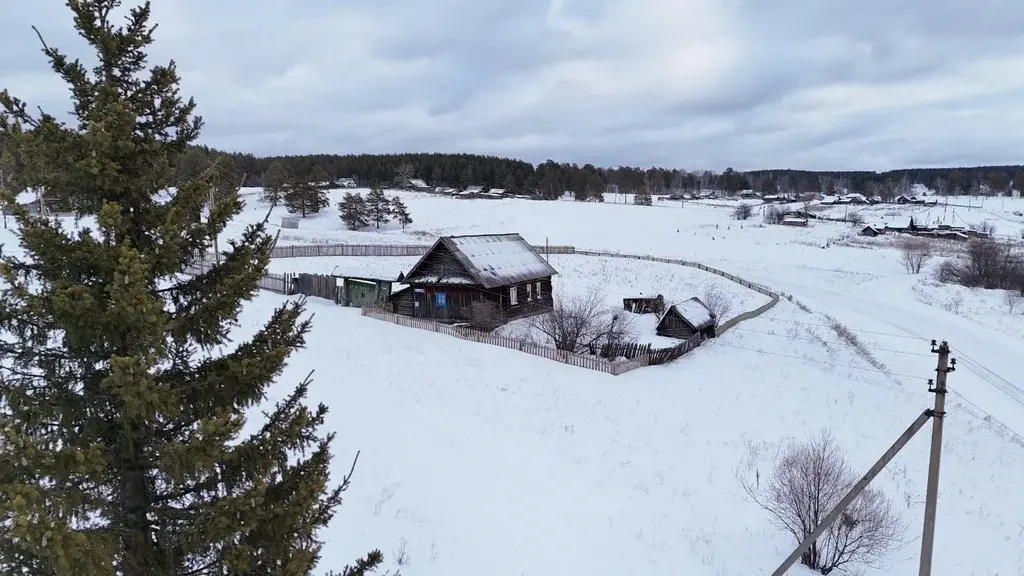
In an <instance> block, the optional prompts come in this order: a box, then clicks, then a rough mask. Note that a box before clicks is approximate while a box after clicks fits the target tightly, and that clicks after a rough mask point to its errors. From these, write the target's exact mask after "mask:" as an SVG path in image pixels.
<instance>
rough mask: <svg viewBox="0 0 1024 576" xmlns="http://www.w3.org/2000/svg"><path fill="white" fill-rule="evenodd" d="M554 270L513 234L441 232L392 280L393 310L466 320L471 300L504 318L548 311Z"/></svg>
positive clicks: (471, 310)
mask: <svg viewBox="0 0 1024 576" xmlns="http://www.w3.org/2000/svg"><path fill="white" fill-rule="evenodd" d="M556 274H558V272H557V271H555V269H554V268H552V267H551V265H550V264H548V262H547V260H545V259H544V257H543V256H541V255H540V254H539V253H538V252H537V250H536V249H535V248H534V247H533V246H531V245H530V244H529V243H528V242H527V241H526V240H524V239H523V237H522V236H520V235H519V234H482V235H473V236H442V237H441V238H438V239H437V241H436V242H434V244H433V245H432V246H431V247H430V249H429V250H427V253H426V254H424V255H423V257H421V258H420V259H419V261H418V262H416V264H415V265H413V267H412V268H411V269H410V270H409V272H408V273H406V274H405V275H404V276H401V277H400V279H399V280H398V281H399V282H401V283H402V284H405V285H407V286H408V288H405V289H403V290H400V291H398V292H395V293H394V294H392V296H391V303H392V306H393V309H394V311H395V313H397V314H405V315H409V316H414V317H417V318H429V319H434V320H441V321H446V322H465V321H470V320H472V314H473V305H474V303H476V302H487V303H490V304H491V305H492V307H493V309H494V310H495V311H496V312H498V313H499V314H500V315H501V317H502V318H503V319H505V320H513V319H516V318H523V317H526V316H531V315H534V314H538V313H542V312H546V311H549V310H551V308H552V306H553V305H554V300H553V299H552V294H551V277H552V276H554V275H556Z"/></svg>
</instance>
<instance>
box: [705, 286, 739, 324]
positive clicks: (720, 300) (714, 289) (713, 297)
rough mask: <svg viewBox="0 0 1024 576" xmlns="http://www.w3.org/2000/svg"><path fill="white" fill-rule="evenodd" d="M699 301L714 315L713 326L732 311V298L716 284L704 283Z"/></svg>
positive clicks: (723, 319) (722, 320)
mask: <svg viewBox="0 0 1024 576" xmlns="http://www.w3.org/2000/svg"><path fill="white" fill-rule="evenodd" d="M700 301H701V302H703V303H704V305H705V306H707V307H708V310H710V311H711V313H712V314H714V316H715V326H720V325H721V324H722V322H724V321H725V319H726V316H728V315H729V313H730V312H732V299H730V298H729V295H728V294H726V293H725V291H724V290H722V289H721V288H720V287H719V286H718V285H716V284H710V283H708V284H705V285H704V290H703V291H702V292H701V295H700Z"/></svg>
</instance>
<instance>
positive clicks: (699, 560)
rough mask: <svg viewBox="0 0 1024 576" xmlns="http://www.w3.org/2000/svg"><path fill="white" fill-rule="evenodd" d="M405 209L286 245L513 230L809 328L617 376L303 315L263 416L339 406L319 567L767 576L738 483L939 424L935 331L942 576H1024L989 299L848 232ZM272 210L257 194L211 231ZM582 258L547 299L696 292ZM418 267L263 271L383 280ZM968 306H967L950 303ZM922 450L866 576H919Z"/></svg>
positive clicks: (319, 223) (783, 551)
mask: <svg viewBox="0 0 1024 576" xmlns="http://www.w3.org/2000/svg"><path fill="white" fill-rule="evenodd" d="M401 194H402V196H403V199H404V201H405V203H406V204H407V205H408V206H409V210H410V212H411V214H412V216H413V218H414V220H415V222H414V223H413V224H412V225H411V226H410V227H409V228H408V229H407V230H404V231H403V230H401V229H400V228H398V227H396V226H395V225H393V224H389V225H387V226H386V227H385V229H383V230H380V231H378V230H376V229H371V230H365V231H348V230H344V229H343V227H342V226H341V222H340V220H339V219H338V217H337V214H336V212H335V211H334V210H333V208H332V210H330V211H328V212H326V213H324V214H321V215H318V216H316V217H312V218H307V219H304V220H302V221H301V222H300V225H299V229H298V230H282V231H281V237H280V242H282V243H293V244H299V243H311V242H320V243H331V242H350V243H391V244H425V243H429V242H430V241H432V240H433V239H434V238H435V237H436V236H437V235H439V234H455V233H497V232H519V233H521V234H523V236H524V237H525V238H526V239H527V240H529V241H531V242H532V243H535V244H543V243H544V242H545V240H547V241H549V242H550V243H551V244H572V245H575V246H577V247H580V248H591V249H604V250H613V251H614V250H618V251H622V252H629V253H643V254H651V255H656V256H663V257H674V258H685V259H690V260H698V261H701V262H704V263H706V264H709V265H712V266H715V267H718V268H721V269H724V270H727V271H729V272H733V273H735V274H738V275H740V276H743V277H746V278H748V279H750V280H752V281H756V282H761V283H764V284H766V285H768V286H770V287H772V288H774V289H777V290H782V291H786V292H789V293H792V294H793V295H794V296H795V298H796V300H798V301H799V302H800V303H802V304H803V305H805V306H806V308H807V310H809V311H807V310H804V309H801V308H800V307H798V306H797V305H795V304H793V303H790V302H788V301H785V300H784V301H782V303H780V304H779V305H778V306H776V307H774V308H773V309H771V310H770V311H769V312H767V313H766V314H765V315H763V316H761V317H759V318H757V319H754V320H749V321H746V322H743V323H741V324H739V325H738V326H737V327H736V328H734V329H732V330H731V331H729V332H728V333H727V334H725V335H724V336H723V337H722V338H719V339H716V340H713V341H711V342H709V343H708V344H706V345H704V346H702V347H700V348H698V349H697V350H696V351H694V352H692V353H691V354H689V355H687V356H685V357H683V358H682V359H680V360H678V361H676V362H673V363H670V364H667V365H663V366H653V367H647V368H642V369H639V370H635V371H633V372H629V373H627V374H624V375H621V376H610V375H605V374H601V373H598V372H593V371H589V370H585V369H580V368H573V367H570V366H566V365H563V364H559V363H556V362H552V361H549V360H545V359H543V358H538V357H534V356H530V355H527V354H523V353H520V352H517V351H514V350H508V349H504V348H498V347H493V346H488V345H486V344H479V343H473V342H467V341H463V340H458V339H455V338H451V337H448V336H445V335H442V334H436V333H431V332H426V331H421V330H415V329H410V328H404V327H401V326H397V325H394V324H390V323H386V322H381V321H377V320H373V319H369V318H365V317H362V316H360V314H359V311H358V310H355V309H347V308H340V307H337V306H334V305H333V304H330V303H328V302H326V301H322V300H317V299H311V300H310V312H313V313H315V314H316V318H315V320H314V326H313V333H312V335H311V336H310V338H309V339H308V347H307V349H306V350H304V351H302V352H301V353H299V354H297V355H296V356H295V357H294V358H293V360H292V362H291V364H290V366H289V368H288V369H287V371H286V373H285V375H284V377H283V378H282V379H281V380H280V382H279V383H278V384H277V385H276V387H275V388H274V390H273V391H272V395H271V398H268V402H271V401H273V400H275V399H277V398H279V397H281V396H282V395H284V394H285V393H286V392H287V391H288V390H290V389H291V387H292V386H293V385H294V383H295V382H297V381H298V380H300V379H301V378H302V377H303V376H305V374H306V373H307V372H308V371H309V370H311V369H315V370H316V374H315V383H314V385H313V388H312V390H311V398H310V400H311V401H313V402H317V401H321V402H325V403H326V404H327V405H329V406H330V407H331V410H332V411H331V413H330V415H329V416H328V422H327V423H328V427H329V428H330V429H332V430H334V431H336V432H337V433H338V435H337V439H336V440H335V444H334V453H335V462H334V470H335V479H339V478H340V477H341V475H342V474H343V473H344V472H346V471H347V470H348V467H349V465H350V464H351V458H352V457H353V456H354V455H355V453H356V451H361V456H360V459H359V465H358V467H357V468H356V472H355V477H354V479H353V485H352V488H351V489H350V491H349V492H348V493H347V498H346V500H345V503H344V505H343V506H342V508H341V509H339V511H338V514H337V516H336V517H335V519H334V521H333V522H332V524H331V527H330V529H329V530H328V531H327V533H326V534H325V536H326V538H327V539H328V545H327V546H326V547H325V549H324V559H323V563H322V565H321V566H322V568H323V570H324V571H326V570H328V569H338V568H339V567H340V566H341V565H343V564H344V563H346V562H349V561H351V560H352V559H353V558H355V557H356V556H358V555H361V554H363V553H365V552H366V551H367V550H369V549H371V548H381V549H382V550H383V551H384V553H385V556H386V558H387V561H388V566H387V568H388V569H391V570H396V569H400V570H401V571H402V573H403V574H405V575H407V576H408V575H412V574H416V575H421V574H422V575H426V576H433V575H437V576H440V575H444V576H453V575H454V576H462V575H465V576H469V575H476V574H480V573H481V572H486V573H487V574H489V575H491V574H493V575H497V576H506V575H507V576H517V575H521V574H589V575H605V574H607V575H612V574H616V575H617V574H626V573H628V574H651V575H670V574H684V575H696V576H701V575H707V576H740V575H743V576H749V575H751V574H770V573H771V571H772V570H774V568H775V567H776V566H777V565H778V563H779V562H780V561H781V560H782V558H784V557H785V556H786V555H787V554H788V553H789V551H790V550H791V549H792V546H793V543H792V542H791V541H790V539H789V538H787V537H786V536H785V535H783V534H781V533H780V532H778V531H777V530H776V529H774V528H772V527H771V526H770V525H769V524H768V518H767V517H766V515H765V513H764V512H763V511H762V510H761V509H760V508H758V507H757V506H756V505H755V504H753V503H751V502H749V501H747V499H746V498H745V495H744V494H743V491H742V490H741V489H740V486H739V482H738V480H737V472H738V470H739V468H740V466H741V464H742V463H743V462H744V460H745V459H746V458H748V457H749V456H750V454H751V453H752V451H753V450H755V449H756V448H758V447H763V446H765V445H771V444H777V443H781V442H784V441H786V440H788V439H792V438H797V439H802V438H804V437H806V436H808V435H810V434H814V433H816V432H818V431H819V430H820V429H822V428H823V427H829V428H831V429H832V431H833V432H834V433H835V435H836V437H837V438H838V440H839V441H840V443H841V445H842V446H843V447H844V448H845V449H846V450H847V451H848V452H849V455H850V458H851V461H852V463H853V464H854V466H855V468H856V469H858V470H863V469H865V468H867V466H869V465H870V464H871V463H872V462H874V460H875V459H876V458H877V457H878V456H879V455H880V454H881V453H882V452H883V451H884V450H885V449H886V448H887V447H888V446H889V445H890V444H891V443H892V441H893V440H894V439H895V438H896V437H897V436H898V435H899V434H900V433H901V432H902V431H903V430H904V429H905V428H906V426H907V425H909V424H910V422H911V421H912V420H913V419H914V418H915V417H916V416H917V415H918V414H919V413H920V412H921V410H922V409H924V408H926V407H928V406H929V405H930V403H931V401H932V397H931V395H930V394H928V393H927V391H926V380H927V379H928V378H931V377H932V376H933V374H934V372H933V371H934V367H935V356H934V355H933V354H931V353H930V352H929V349H930V346H929V342H930V340H931V339H932V338H936V339H942V338H946V339H948V340H949V342H950V344H951V345H953V347H954V356H955V357H957V359H958V365H959V368H960V369H959V370H957V371H956V372H955V373H953V374H951V375H950V380H949V382H950V385H951V386H952V388H953V389H954V390H955V391H956V392H957V393H954V394H951V395H950V397H949V405H948V410H949V413H948V417H947V421H946V438H945V445H944V446H945V449H944V453H943V458H944V459H943V467H942V477H941V492H940V499H939V518H938V528H937V544H936V552H935V568H934V574H936V576H962V575H979V576H980V575H990V574H1000V575H1011V576H1013V575H1021V574H1024V495H1022V493H1021V491H1020V489H1019V486H1020V482H1021V479H1022V478H1024V440H1022V439H1021V438H1020V436H1018V434H1021V433H1024V398H1022V397H1019V396H1018V395H1017V393H1016V392H1017V389H1019V388H1024V383H1022V382H1021V380H1020V376H1019V372H1018V371H1016V370H1015V369H1014V368H1015V366H1014V364H1013V359H1014V358H1015V354H1016V353H1017V352H1018V351H1019V350H1021V349H1022V346H1024V334H1022V333H1021V331H1019V330H1016V329H1015V328H1014V327H1015V326H1020V325H1021V324H1020V323H1015V320H1012V319H1010V320H1005V321H1001V322H998V323H997V322H995V321H994V320H993V318H997V317H998V318H1002V317H1003V316H1005V314H1003V313H1002V312H1000V309H999V308H998V302H999V300H998V298H996V297H994V296H992V295H990V294H975V293H973V292H971V291H963V290H959V289H953V288H950V287H948V286H941V285H935V284H934V282H932V281H931V280H930V278H929V276H927V275H922V276H920V277H915V276H909V275H907V274H906V272H905V271H904V270H903V268H902V266H901V264H900V261H899V254H898V253H897V252H896V251H895V250H892V249H891V248H886V247H885V244H884V242H878V243H874V244H872V243H870V242H867V243H856V244H853V243H849V242H846V241H845V240H849V239H850V237H851V234H852V233H853V229H852V228H851V227H849V226H846V225H843V224H839V223H818V224H814V225H812V226H811V227H809V228H806V229H802V228H785V227H780V226H764V225H762V224H761V223H760V218H758V217H756V216H755V217H754V218H752V219H751V220H749V221H746V222H737V221H735V220H733V219H732V218H731V210H730V208H729V207H728V206H725V207H712V206H703V205H699V204H697V203H687V204H685V205H683V206H680V205H679V204H671V205H668V204H665V205H661V206H653V207H639V206H632V205H622V204H614V203H606V204H578V203H574V202H567V201H558V202H532V201H525V200H500V201H492V200H475V201H462V200H454V199H449V198H437V197H432V196H425V195H417V194H406V193H401ZM334 196H335V198H334V200H335V201H337V200H338V199H340V196H341V192H340V191H338V192H335V193H334ZM265 210H266V208H265V207H262V206H259V205H258V204H257V203H256V202H255V201H254V200H253V201H252V204H251V205H250V206H249V207H248V208H247V210H246V212H245V213H244V214H243V215H242V216H241V217H240V218H239V220H238V221H237V222H236V225H235V226H233V227H232V230H229V231H228V233H227V234H226V235H231V234H234V233H237V231H238V230H240V229H241V226H242V225H244V223H245V222H247V221H251V220H253V219H255V218H262V217H263V216H264V214H265ZM281 214H283V211H277V212H275V214H274V215H273V218H272V219H271V221H272V222H274V223H279V222H280V220H279V216H280V215H281ZM585 258H586V257H582V256H565V257H561V256H552V263H553V264H554V265H555V266H556V268H560V269H563V270H565V272H566V274H565V278H564V279H563V280H562V281H563V282H564V284H563V285H562V286H561V287H560V288H557V286H556V289H561V290H566V291H568V290H569V289H570V288H572V286H573V285H578V286H585V287H586V288H588V289H589V288H593V287H597V288H598V289H600V290H602V291H603V292H604V293H605V294H606V295H608V299H609V301H612V300H614V299H616V298H621V297H622V295H623V294H631V293H633V292H635V291H643V292H645V293H646V292H647V291H649V290H653V289H655V285H657V286H660V285H662V284H672V285H673V286H674V287H675V290H676V292H677V293H678V294H679V295H685V293H687V292H688V291H691V290H693V289H695V288H696V287H698V286H700V285H701V284H702V282H703V281H702V280H700V279H692V278H691V279H688V277H684V276H676V274H677V273H676V272H674V271H670V270H668V269H667V268H666V266H667V265H663V264H654V263H643V262H635V261H628V260H618V259H615V260H609V261H608V262H606V263H603V262H602V260H603V259H590V260H587V259H585ZM414 260H415V259H410V258H379V259H369V258H367V259H359V258H338V259H330V258H327V259H322V260H317V259H294V260H288V261H285V260H280V261H275V262H274V263H273V264H272V267H273V268H274V269H275V270H277V271H303V270H308V271H310V272H318V273H330V272H332V271H334V272H336V273H339V274H360V273H363V274H368V275H370V274H373V275H377V274H381V275H391V274H392V273H394V272H397V271H402V270H407V269H408V265H409V264H411V262H412V261H414ZM600 266H604V267H603V268H602V269H600V270H599V271H595V269H597V268H598V267H600ZM679 274H683V273H679ZM652 282H653V284H654V285H652ZM672 290H673V288H667V289H665V292H664V293H665V294H666V297H672V298H674V297H676V295H675V293H673V292H672ZM957 293H962V300H963V302H962V305H961V306H960V307H959V308H958V309H956V310H953V309H951V308H950V307H949V306H945V305H944V303H946V302H947V301H948V300H949V299H950V298H953V297H955V295H956V294H957ZM737 296H738V295H737ZM738 297H739V296H738ZM284 300H285V297H283V296H279V295H275V294H270V293H263V294H261V295H260V296H259V297H258V298H257V299H256V301H254V302H253V303H251V304H250V305H248V306H246V307H245V309H244V312H243V317H242V324H241V326H239V327H238V329H237V330H236V331H235V334H234V336H235V340H236V341H237V340H239V339H241V338H243V337H244V336H246V335H247V334H251V333H252V332H253V331H255V330H256V329H257V327H258V326H259V325H260V323H261V322H262V321H264V320H265V319H266V318H267V317H268V316H269V314H270V312H271V310H272V308H273V307H274V306H276V305H279V304H280V303H281V302H283V301H284ZM758 304H759V301H757V300H751V301H750V302H746V303H744V304H743V305H742V306H743V308H744V309H749V308H752V307H755V306H757V305H758ZM971 311H979V313H978V314H973V313H971ZM981 311H983V312H985V313H984V314H981V313H980V312H981ZM1020 312H1021V311H1020V310H1018V311H1017V312H1016V313H1017V314H1020ZM837 328H838V329H839V332H844V333H851V334H853V335H854V336H855V337H856V341H857V342H858V343H859V344H858V345H856V346H855V345H853V344H852V343H851V341H850V340H848V339H844V338H842V337H841V336H840V335H839V334H838V333H837V330H836V329H837ZM844 328H845V329H846V330H848V332H846V331H845V330H844ZM865 350H867V352H865ZM255 420H256V419H254V421H253V422H252V423H251V424H252V425H255V424H256V421H255ZM1014 430H1015V431H1016V432H1015V431H1014ZM927 447H928V435H927V434H926V433H922V434H920V435H919V437H917V438H915V439H914V440H913V441H912V442H911V443H910V444H909V445H908V447H907V448H906V449H905V450H904V451H903V452H902V453H901V454H900V455H899V456H898V457H897V459H896V460H895V461H894V462H893V463H892V464H891V465H890V466H889V468H888V469H887V470H886V472H884V473H883V474H882V475H881V476H880V477H879V478H878V479H877V480H876V482H877V483H878V485H879V486H880V487H882V488H884V489H885V490H886V491H887V492H888V493H889V494H890V495H891V496H892V498H893V499H894V500H895V502H896V503H897V504H898V505H899V508H900V509H901V512H902V514H903V515H904V517H905V519H906V520H907V521H908V522H909V523H910V524H911V530H910V532H908V535H907V536H908V539H909V541H908V543H907V544H906V546H905V547H904V548H903V549H901V550H900V551H899V552H897V553H896V554H893V555H892V556H891V557H890V558H889V562H888V565H887V566H886V567H884V568H883V569H877V570H868V571H867V574H869V575H881V574H886V575H890V574H891V575H896V576H902V575H911V574H916V573H917V556H918V550H919V546H920V544H919V535H920V521H921V517H922V502H923V499H924V485H925V478H926V470H927ZM766 470H767V468H766V467H765V468H763V469H762V473H764V471H766ZM794 573H797V571H794Z"/></svg>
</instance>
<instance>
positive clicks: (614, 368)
mask: <svg viewBox="0 0 1024 576" xmlns="http://www.w3.org/2000/svg"><path fill="white" fill-rule="evenodd" d="M362 315H363V316H367V317H369V318H374V319H376V320H383V321H385V322H391V323H392V324H397V325H399V326H406V327H409V328H418V329H420V330H427V331H430V332H438V333H441V334H446V335H448V336H454V337H456V338H460V339H462V340H469V341H471V342H480V343H482V344H490V345H492V346H501V347H502V348H509V349H511V350H518V351H520V352H525V353H527V354H532V355H533V356H540V357H541V358H546V359H548V360H554V361H556V362H561V363H563V364H568V365H570V366H576V367H578V368H586V369H588V370H596V371H598V372H604V373H605V374H611V375H613V376H618V375H619V374H625V373H626V372H629V371H631V370H636V369H637V368H643V367H644V366H647V363H648V357H647V356H639V357H637V358H634V359H632V360H617V361H609V360H606V359H604V358H601V357H600V356H596V355H595V356H584V355H580V354H573V353H571V352H566V351H564V350H556V349H555V348H551V347H548V346H541V345H539V344H534V343H531V342H526V341H523V340H517V339H514V338H506V337H503V336H493V335H490V334H487V333H484V332H478V331H476V330H473V329H471V328H466V327H461V326H451V325H448V324H439V323H437V322H431V321H428V320H420V319H418V318H410V317H409V316H402V315H399V314H394V313H392V312H387V311H384V310H378V309H372V308H363V309H362Z"/></svg>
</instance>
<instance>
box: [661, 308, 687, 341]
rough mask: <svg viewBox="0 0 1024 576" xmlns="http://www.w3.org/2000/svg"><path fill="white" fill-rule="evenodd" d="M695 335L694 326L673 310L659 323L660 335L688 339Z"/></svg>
mask: <svg viewBox="0 0 1024 576" xmlns="http://www.w3.org/2000/svg"><path fill="white" fill-rule="evenodd" d="M693 335H694V331H693V328H690V326H689V325H688V324H687V323H686V322H684V321H683V319H682V318H680V317H679V316H677V315H676V314H675V313H673V312H669V313H668V315H667V316H665V318H664V319H662V321H661V323H660V324H659V325H658V336H669V337H671V338H679V339H680V340H686V339H687V338H689V337H690V336H693Z"/></svg>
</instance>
